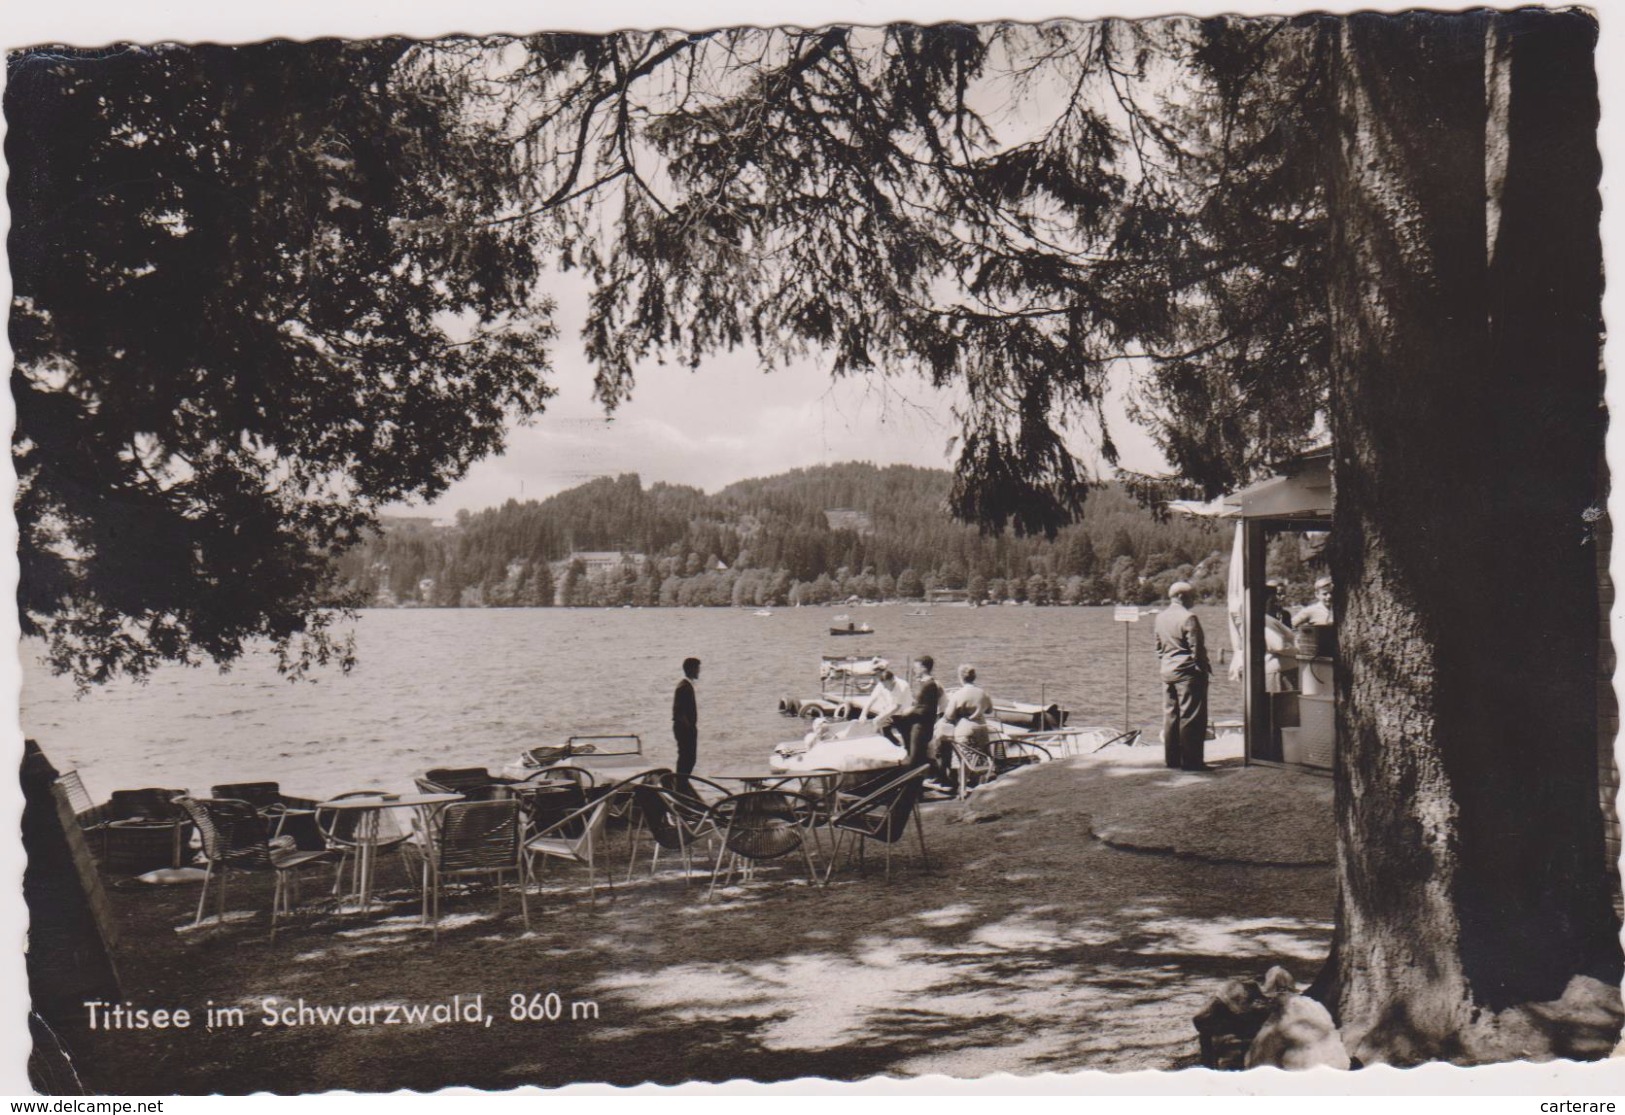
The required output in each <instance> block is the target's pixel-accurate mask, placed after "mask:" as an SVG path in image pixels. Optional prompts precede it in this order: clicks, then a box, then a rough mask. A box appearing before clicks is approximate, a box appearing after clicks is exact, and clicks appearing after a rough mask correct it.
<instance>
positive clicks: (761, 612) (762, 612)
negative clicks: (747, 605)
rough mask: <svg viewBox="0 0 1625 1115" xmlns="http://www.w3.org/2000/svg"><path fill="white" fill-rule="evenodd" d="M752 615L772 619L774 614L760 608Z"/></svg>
mask: <svg viewBox="0 0 1625 1115" xmlns="http://www.w3.org/2000/svg"><path fill="white" fill-rule="evenodd" d="M751 615H753V616H763V617H771V616H772V615H773V613H772V612H770V611H768V610H767V609H766V608H758V609H756V611H754V612H752V613H751Z"/></svg>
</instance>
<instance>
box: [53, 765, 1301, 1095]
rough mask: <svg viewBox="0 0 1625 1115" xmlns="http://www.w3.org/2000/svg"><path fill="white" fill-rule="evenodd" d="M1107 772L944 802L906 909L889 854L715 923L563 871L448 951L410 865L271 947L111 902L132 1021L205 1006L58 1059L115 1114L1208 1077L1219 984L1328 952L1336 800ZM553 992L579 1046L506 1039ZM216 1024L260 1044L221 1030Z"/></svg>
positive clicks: (181, 895) (670, 902)
mask: <svg viewBox="0 0 1625 1115" xmlns="http://www.w3.org/2000/svg"><path fill="white" fill-rule="evenodd" d="M1111 751H1113V752H1116V754H1115V755H1112V754H1109V753H1108V754H1107V755H1104V756H1098V757H1079V758H1073V759H1066V760H1060V761H1057V762H1055V763H1050V764H1045V765H1044V766H1042V767H1038V768H1031V769H1028V770H1025V771H1021V772H1017V773H1016V774H1013V775H1011V776H1008V777H1007V778H1005V779H1003V780H1001V781H1000V782H999V783H997V784H995V785H993V786H991V787H988V788H987V789H985V790H983V791H982V792H980V793H979V794H978V795H976V796H975V797H974V798H973V800H972V801H971V803H969V804H968V805H966V804H961V803H957V802H941V803H936V804H931V805H928V806H927V807H926V809H925V813H924V816H925V826H926V841H927V844H928V847H929V850H930V857H931V863H930V867H929V869H928V870H922V869H921V867H920V865H919V862H918V858H917V855H918V849H917V845H914V844H912V841H911V843H910V844H907V845H901V846H900V848H901V849H902V851H903V855H902V857H901V858H900V859H897V860H894V863H893V877H892V880H891V883H890V884H889V885H888V884H887V883H886V882H885V880H884V879H883V878H882V877H881V875H880V873H879V871H878V869H877V867H876V862H877V861H876V859H875V858H874V857H871V859H870V870H869V873H868V876H867V877H862V876H860V875H859V873H858V871H857V869H856V866H855V865H854V866H853V867H852V868H851V869H850V870H844V869H843V870H838V871H837V872H836V875H835V878H834V880H833V882H832V884H831V885H830V886H829V887H828V888H827V889H826V888H821V887H810V886H808V885H806V882H805V879H804V878H803V877H800V875H799V873H798V872H797V871H796V870H795V869H793V868H791V867H788V866H787V867H785V868H783V869H778V868H774V867H771V866H770V867H768V868H766V869H764V870H762V871H760V872H759V873H758V875H757V877H756V879H755V881H753V882H752V883H751V884H750V885H749V886H745V887H734V888H731V889H729V890H727V891H723V892H719V894H718V896H717V898H716V899H715V900H713V901H711V902H707V901H705V898H704V895H705V891H704V888H703V886H702V885H701V881H700V880H698V879H696V880H695V885H694V886H692V887H688V888H685V886H684V884H683V881H682V879H681V877H680V874H679V872H678V871H677V870H675V869H673V870H670V871H663V872H662V874H661V875H660V876H657V877H656V878H654V879H650V878H649V877H648V876H647V874H646V872H644V873H642V874H640V875H639V876H638V878H636V879H634V881H633V882H631V883H630V884H625V883H619V882H618V883H617V885H616V888H615V897H614V899H613V901H611V900H608V899H607V898H606V896H605V893H604V891H603V890H602V888H601V889H600V893H599V901H598V903H597V904H596V906H594V905H590V904H589V903H588V901H587V896H586V888H585V885H584V879H585V874H584V872H579V871H575V870H562V871H561V870H557V869H550V873H549V876H548V877H547V881H546V883H545V888H544V890H543V892H542V893H541V894H540V895H538V894H536V893H533V894H532V895H531V918H532V932H531V933H530V934H526V933H525V932H524V927H523V924H522V922H521V921H520V917H519V907H518V902H517V901H516V899H515V898H514V896H513V895H512V894H511V893H510V894H509V895H507V896H506V897H505V899H504V903H503V908H502V912H501V913H500V915H499V914H498V913H497V912H496V904H495V902H494V900H493V899H492V897H491V895H490V893H489V892H487V891H480V892H474V893H471V894H468V895H464V896H452V897H450V898H448V900H447V902H446V904H445V906H444V916H443V920H442V925H441V932H440V939H439V941H438V943H435V942H432V941H431V938H430V933H429V931H428V929H427V928H425V927H421V926H420V925H419V924H418V922H417V917H416V915H417V898H416V894H415V892H414V891H412V890H410V889H407V888H406V887H405V878H404V876H403V874H402V872H401V870H400V868H399V867H398V866H397V865H396V864H395V862H394V861H393V857H391V858H389V859H386V860H385V862H383V863H382V864H381V865H380V870H379V880H380V883H381V885H383V886H384V887H386V888H396V889H394V890H392V891H391V892H390V893H389V894H388V895H387V896H386V897H387V899H388V900H389V901H388V905H387V906H386V908H385V909H384V910H383V911H375V912H374V913H373V914H372V915H371V916H368V917H362V916H358V915H351V916H348V917H332V916H320V915H318V916H308V915H306V914H304V913H303V912H301V915H300V916H299V918H298V919H297V920H296V921H295V922H293V923H292V924H291V925H290V926H289V927H288V928H287V929H286V931H284V932H281V933H279V934H278V937H277V940H276V942H275V944H271V943H269V941H268V940H267V936H268V932H267V931H268V914H267V912H266V911H267V910H268V909H269V886H270V884H269V881H261V880H258V879H256V880H254V881H252V882H250V883H248V884H247V885H243V884H241V883H239V882H237V881H235V880H234V884H233V889H232V891H231V896H232V897H231V901H230V906H231V908H232V910H233V914H231V915H228V920H227V922H226V923H225V924H224V925H222V926H218V927H215V926H212V925H210V924H206V925H205V926H204V927H202V928H200V929H197V930H193V929H190V928H180V929H177V927H189V925H190V921H191V915H192V911H193V908H194V906H195V904H196V901H197V888H196V887H195V886H170V887H151V886H146V885H144V884H141V883H137V882H129V881H121V882H117V883H116V884H113V885H110V896H111V898H112V901H113V904H114V909H115V912H116V916H117V918H118V921H119V925H120V932H121V934H122V939H121V942H120V947H119V950H118V955H117V963H118V965H119V971H120V975H121V977H122V980H123V984H124V997H125V999H126V1000H127V1001H129V1002H131V1003H132V1004H133V1005H134V1006H136V1007H145V1008H149V1009H153V1008H169V1009H174V1008H179V1007H185V1008H188V1009H189V1010H191V1011H192V1012H193V1014H194V1025H193V1027H192V1028H190V1029H187V1030H168V1031H154V1030H146V1031H127V1030H126V1031H97V1032H94V1033H93V1032H89V1031H88V1030H86V1029H85V1028H83V1027H80V1028H78V1029H77V1030H70V1031H69V1032H67V1033H64V1034H63V1035H62V1036H63V1039H64V1041H65V1042H66V1044H67V1046H68V1048H69V1049H70V1051H71V1052H72V1054H73V1058H74V1063H75V1068H76V1070H77V1071H78V1073H79V1075H80V1077H81V1079H82V1080H83V1082H84V1084H85V1086H86V1087H87V1088H88V1089H89V1090H91V1091H94V1092H102V1093H122V1094H170V1093H178V1094H195V1093H209V1092H224V1093H245V1092H254V1091H262V1090H263V1091H273V1092H284V1093H286V1092H315V1091H324V1090H328V1089H353V1090H358V1091H382V1090H392V1089H396V1088H409V1089H414V1090H424V1091H427V1090H433V1089H436V1088H440V1087H446V1086H451V1085H471V1086H475V1087H480V1088H488V1089H504V1088H512V1087H517V1086H521V1085H527V1084H531V1085H543V1086H559V1085H564V1084H569V1083H594V1082H607V1083H611V1084H619V1085H631V1084H638V1083H643V1082H655V1083H662V1084H674V1083H679V1082H682V1081H687V1080H695V1081H723V1080H730V1079H737V1078H745V1079H751V1080H758V1081H774V1080H786V1079H794V1078H797V1077H808V1076H811V1077H825V1078H832V1079H840V1080H854V1079H862V1078H866V1077H870V1076H875V1075H896V1076H914V1075H920V1074H926V1073H945V1074H948V1075H950V1076H957V1077H974V1076H983V1075H987V1074H990V1073H995V1072H1011V1073H1017V1074H1033V1073H1039V1072H1047V1071H1055V1072H1067V1071H1076V1070H1080V1069H1107V1070H1114V1071H1125V1070H1131V1069H1170V1068H1181V1067H1186V1066H1190V1065H1192V1064H1194V1063H1195V1061H1196V1038H1195V1032H1194V1030H1193V1029H1192V1028H1191V1024H1190V1019H1191V1016H1192V1015H1193V1014H1194V1013H1195V1012H1196V1011H1197V1010H1199V1009H1200V1008H1201V1006H1202V1005H1203V1004H1204V1003H1205V1002H1206V1000H1207V998H1208V996H1209V995H1211V993H1212V992H1213V990H1214V989H1215V988H1216V986H1217V985H1218V984H1219V983H1220V982H1222V981H1223V980H1225V979H1228V978H1230V977H1232V976H1246V975H1256V974H1259V973H1261V972H1262V971H1263V969H1265V968H1266V967H1268V966H1269V965H1271V964H1276V963H1280V964H1284V965H1286V966H1287V967H1288V968H1289V969H1290V970H1291V971H1292V973H1293V974H1294V975H1295V976H1296V977H1297V978H1298V979H1299V980H1300V982H1305V981H1307V980H1308V979H1309V978H1310V977H1312V976H1313V974H1314V972H1315V969H1316V967H1317V966H1318V962H1319V959H1320V958H1321V957H1323V956H1324V954H1325V951H1326V947H1327V943H1328V941H1329V936H1330V930H1331V919H1332V912H1333V879H1332V870H1331V866H1330V858H1331V848H1332V812H1331V800H1330V799H1331V783H1330V781H1329V780H1327V779H1320V778H1315V777H1313V776H1310V775H1304V774H1298V773H1294V772H1289V771H1282V770H1273V769H1265V768H1257V767H1254V768H1242V767H1240V766H1239V763H1237V762H1236V761H1235V760H1233V759H1231V760H1225V761H1224V762H1223V763H1222V764H1221V768H1220V770H1219V771H1218V772H1216V773H1214V774H1211V775H1186V774H1179V773H1177V772H1170V771H1166V770H1164V769H1162V767H1161V764H1160V759H1161V749H1160V747H1142V748H1136V749H1133V750H1130V751H1123V750H1121V749H1117V748H1113V749H1111ZM614 841H615V843H614V845H613V848H614V850H615V853H617V854H612V855H611V857H610V862H611V863H614V862H616V861H617V860H618V861H619V863H620V865H621V872H622V873H623V874H624V872H625V866H626V859H625V836H624V834H621V833H617V834H615V835H614ZM642 870H643V869H642V865H640V871H642ZM327 878H328V876H327V875H326V873H325V872H324V873H323V874H321V875H313V876H312V877H311V878H310V879H309V880H308V883H309V885H308V886H307V888H306V897H307V899H308V898H309V897H311V895H312V894H313V893H314V892H316V891H318V890H320V889H321V888H322V886H323V884H324V883H325V882H326V881H327ZM110 883H112V881H110ZM578 883H579V884H580V885H579V886H578V885H577V884H578ZM549 992H553V993H556V994H557V995H558V996H559V1007H560V1014H561V1017H560V1018H559V1019H558V1020H557V1021H547V1020H542V1021H514V1020H512V1019H510V1017H509V1010H510V996H511V995H515V994H518V995H522V996H524V998H525V1000H529V998H530V997H531V996H533V995H538V994H540V995H546V994H547V993H549ZM475 995H480V996H482V997H483V1000H482V1002H483V1008H484V1011H485V1012H487V1013H488V1014H490V1015H492V1016H494V1019H493V1021H491V1022H490V1024H489V1025H485V1024H469V1023H463V1022H447V1023H443V1024H434V1023H410V1024H398V1025H384V1024H382V1018H383V1017H384V1015H383V1014H382V1013H378V1014H375V1016H374V1017H376V1018H377V1019H379V1024H376V1025H349V1024H343V1025H338V1026H321V1025H305V1026H295V1027H291V1028H290V1027H283V1026H280V1025H279V1026H275V1027H268V1026H266V1025H264V1024H263V1019H264V1014H265V1012H264V1000H266V999H268V998H276V999H277V1000H279V1001H280V1002H279V1003H278V1006H279V1007H284V1006H287V1005H289V1004H293V1003H296V1002H297V1000H299V999H300V998H303V999H304V1000H305V1001H306V1003H307V1005H310V1006H316V1005H318V1004H320V1005H325V1006H329V1007H332V1006H341V1007H350V1006H356V1005H359V1006H363V1007H364V1006H367V1005H371V1004H429V1005H433V1004H437V1003H449V1002H450V1001H451V1000H452V999H453V997H454V996H461V1001H462V1002H463V1003H466V1002H467V1001H468V1000H469V999H470V998H471V997H473V996H475ZM211 1002H212V1003H213V1004H214V1005H215V1006H217V1007H218V1006H223V1005H235V1006H240V1007H241V1008H242V1010H243V1015H244V1022H245V1024H244V1025H242V1026H241V1027H232V1028H219V1029H215V1030H213V1031H209V1030H207V1029H205V1028H204V1027H203V1026H202V1016H203V1011H204V1010H205V1008H206V1005H207V1004H209V1003H211ZM576 1003H581V1004H586V1003H592V1004H595V1007H594V1008H592V1009H591V1010H589V1009H588V1008H587V1007H585V1006H582V1007H580V1008H578V1009H577V1010H576V1011H575V1012H572V1004H576ZM593 1010H595V1011H596V1015H597V1017H596V1018H594V1017H592V1012H593ZM572 1013H576V1014H578V1015H580V1017H575V1018H572V1017H571V1015H572Z"/></svg>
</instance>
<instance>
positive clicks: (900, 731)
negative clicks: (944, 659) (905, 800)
mask: <svg viewBox="0 0 1625 1115" xmlns="http://www.w3.org/2000/svg"><path fill="white" fill-rule="evenodd" d="M935 668H936V660H935V659H933V658H932V657H931V656H930V655H929V654H922V655H920V657H919V658H917V659H915V661H914V689H913V691H912V700H911V701H910V702H909V706H908V707H907V708H903V709H898V710H896V711H895V712H892V713H890V714H888V715H886V716H883V717H881V718H880V720H879V721H878V722H877V725H876V726H877V727H879V729H880V732H881V734H882V735H884V736H885V737H886V738H887V739H889V740H891V741H892V742H893V743H895V744H898V745H899V746H901V747H906V748H908V765H909V766H911V767H913V766H918V765H919V764H921V763H925V762H929V761H930V758H931V756H930V750H931V734H932V732H933V731H935V730H936V726H937V714H938V709H939V708H940V707H941V705H942V686H940V685H938V684H937V679H936V678H934V677H932V676H931V671H932V670H933V669H935Z"/></svg>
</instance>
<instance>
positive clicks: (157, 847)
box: [91, 787, 192, 875]
mask: <svg viewBox="0 0 1625 1115" xmlns="http://www.w3.org/2000/svg"><path fill="white" fill-rule="evenodd" d="M184 793H186V791H185V790H179V789H162V788H159V787H147V788H145V789H141V790H114V791H113V793H112V794H111V796H109V798H108V800H107V804H106V805H105V806H102V807H100V808H98V809H92V810H91V816H93V817H98V819H99V821H100V823H99V825H98V826H97V827H96V829H95V832H96V837H97V839H96V840H95V841H93V843H94V845H95V847H96V850H97V852H98V855H99V861H100V864H101V867H102V869H103V870H104V871H107V872H109V873H112V874H117V875H141V874H144V873H145V872H148V871H151V870H153V869H154V868H160V867H182V866H184V865H185V863H186V860H187V858H188V849H189V848H190V845H191V837H192V822H191V821H190V820H189V819H188V817H187V815H186V814H185V813H184V812H183V811H182V810H181V809H180V808H179V807H178V806H176V805H175V803H174V799H175V797H176V796H177V795H180V794H184Z"/></svg>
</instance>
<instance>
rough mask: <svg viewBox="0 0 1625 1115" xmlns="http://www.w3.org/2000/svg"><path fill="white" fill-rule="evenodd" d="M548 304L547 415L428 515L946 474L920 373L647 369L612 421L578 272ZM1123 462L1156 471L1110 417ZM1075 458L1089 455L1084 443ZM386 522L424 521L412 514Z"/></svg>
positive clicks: (725, 362)
mask: <svg viewBox="0 0 1625 1115" xmlns="http://www.w3.org/2000/svg"><path fill="white" fill-rule="evenodd" d="M546 287H547V290H548V293H550V294H552V295H553V296H554V297H555V298H556V299H557V301H558V313H557V316H556V321H557V323H558V326H559V339H558V341H557V342H556V343H555V345H554V355H553V365H554V367H553V373H552V374H551V376H550V377H549V380H550V382H551V383H552V384H553V385H554V386H555V387H556V388H557V389H558V395H557V397H555V398H554V399H553V400H552V401H551V402H550V403H549V404H548V408H547V411H546V413H544V414H543V415H542V416H541V417H540V418H538V419H536V420H535V421H534V422H532V423H531V424H530V425H528V426H518V427H515V428H514V429H512V430H511V431H510V432H509V437H508V447H507V450H506V452H504V453H502V454H501V455H500V456H496V457H491V458H488V459H486V460H484V461H481V462H479V463H477V464H476V465H474V467H473V468H472V469H470V470H469V474H468V476H467V477H465V478H464V479H463V480H461V481H459V482H458V483H456V484H454V485H452V487H451V489H450V490H449V491H447V492H446V494H445V495H444V496H442V497H441V498H440V499H439V500H437V501H435V503H434V504H432V505H431V506H430V507H429V508H428V513H429V514H432V515H435V516H436V517H438V518H450V517H451V516H453V515H455V514H456V513H457V511H459V510H462V509H465V508H466V509H468V510H470V511H477V510H480V509H481V508H485V507H492V506H495V505H497V504H500V503H502V502H503V501H504V500H508V499H544V498H546V497H547V496H550V495H552V494H554V493H555V492H560V491H563V490H564V489H566V488H572V487H575V486H576V485H577V484H580V483H582V482H584V481H586V480H590V479H591V478H593V477H595V476H604V475H611V476H613V475H617V474H619V473H623V472H635V473H637V474H638V475H639V476H641V477H642V478H643V483H644V485H645V486H648V485H649V484H652V483H654V482H656V481H666V482H667V483H673V484H691V485H694V486H695V487H699V488H704V489H705V490H706V491H712V492H714V491H716V490H717V489H718V488H721V487H724V486H726V485H728V484H731V483H733V482H734V481H736V480H743V479H746V478H747V477H752V476H771V475H773V474H774V473H779V472H784V471H786V470H788V469H792V468H802V467H806V466H809V465H819V464H829V463H833V462H837V461H873V462H874V463H875V464H880V465H888V464H911V465H921V466H924V467H928V468H950V467H952V464H953V455H952V453H951V451H950V448H949V444H948V442H949V439H950V438H951V437H953V435H954V434H955V433H956V432H957V431H958V424H957V423H956V422H955V421H954V419H953V416H952V407H953V404H954V401H955V400H954V398H953V397H952V396H950V394H949V393H947V392H942V391H937V390H936V389H934V388H932V387H931V386H930V384H929V383H927V382H926V381H925V379H923V378H922V377H918V376H909V377H907V378H890V379H886V378H882V377H879V376H863V377H853V378H848V379H844V380H840V381H835V380H832V379H831V378H830V376H829V372H828V364H827V362H819V361H817V360H808V361H802V362H799V363H797V364H794V365H792V366H790V367H788V368H783V367H780V368H776V369H775V370H774V371H772V372H767V373H764V372H763V371H762V370H761V367H760V365H759V364H758V362H757V359H756V356H755V353H754V352H751V351H748V350H740V351H736V352H733V353H730V354H727V355H724V356H719V357H713V358H711V359H709V360H707V361H706V362H705V363H704V364H702V365H701V366H700V368H699V369H698V370H697V371H692V372H691V371H689V370H688V369H687V368H686V367H682V366H680V365H675V364H666V365H660V364H656V363H652V362H651V363H650V364H648V365H646V366H644V367H642V368H641V369H640V370H639V373H638V380H637V385H636V387H635V388H634V390H633V392H632V398H631V400H630V401H629V402H627V403H625V404H623V405H622V406H621V408H620V409H619V410H618V411H617V412H616V415H615V417H614V418H613V419H606V418H605V416H604V411H603V408H602V407H601V406H600V405H599V404H598V403H596V402H594V401H593V398H592V377H593V371H592V367H591V366H590V365H589V364H588V363H587V358H586V354H585V352H584V351H583V349H582V345H581V340H580V332H581V326H582V323H583V322H584V321H585V319H586V304H587V303H586V288H585V285H584V282H583V280H582V279H581V277H580V276H579V275H577V274H567V275H558V276H555V277H554V278H552V279H551V280H550V281H548V282H547V284H546ZM1109 414H1111V415H1112V416H1113V418H1112V434H1113V436H1114V438H1116V440H1117V442H1118V445H1119V448H1120V449H1121V450H1122V451H1123V455H1124V464H1125V465H1127V466H1129V467H1131V468H1137V469H1144V470H1160V469H1161V467H1162V460H1161V457H1160V456H1159V455H1158V453H1157V451H1156V449H1155V447H1154V446H1152V445H1151V443H1150V441H1149V440H1148V439H1147V438H1146V437H1145V436H1144V434H1143V433H1141V432H1140V431H1139V430H1138V428H1136V427H1134V426H1133V424H1132V423H1131V422H1129V420H1128V419H1127V418H1126V417H1125V416H1124V415H1123V412H1122V409H1121V407H1111V408H1109ZM1076 449H1077V451H1078V452H1080V453H1081V454H1083V455H1084V457H1085V459H1089V460H1093V454H1092V453H1091V452H1090V448H1089V443H1088V442H1086V441H1084V440H1083V439H1081V438H1080V439H1078V441H1077V444H1076ZM397 513H405V514H423V513H424V509H423V507H422V506H421V505H418V506H416V507H410V508H408V507H401V508H398V509H397Z"/></svg>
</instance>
